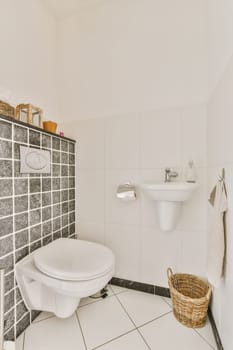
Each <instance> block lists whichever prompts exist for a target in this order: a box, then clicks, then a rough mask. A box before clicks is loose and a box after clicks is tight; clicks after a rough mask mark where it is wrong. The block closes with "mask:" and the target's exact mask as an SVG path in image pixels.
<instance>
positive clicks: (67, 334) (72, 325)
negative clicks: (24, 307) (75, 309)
mask: <svg viewBox="0 0 233 350" xmlns="http://www.w3.org/2000/svg"><path fill="white" fill-rule="evenodd" d="M64 349H69V350H77V349H78V350H85V346H84V343H83V339H82V334H81V331H80V328H79V324H78V320H77V317H76V315H73V316H71V317H70V318H67V319H59V318H56V317H53V318H49V319H47V320H44V321H43V322H37V323H33V324H31V325H30V327H29V328H28V329H27V330H26V333H25V344H24V350H64Z"/></svg>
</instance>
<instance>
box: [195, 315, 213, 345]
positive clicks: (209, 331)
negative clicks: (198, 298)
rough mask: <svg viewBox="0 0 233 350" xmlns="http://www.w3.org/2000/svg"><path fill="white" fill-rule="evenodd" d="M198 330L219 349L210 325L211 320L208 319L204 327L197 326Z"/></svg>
mask: <svg viewBox="0 0 233 350" xmlns="http://www.w3.org/2000/svg"><path fill="white" fill-rule="evenodd" d="M196 331H197V332H198V333H199V334H200V335H201V336H202V337H203V338H205V339H206V341H207V342H208V343H209V344H210V345H212V347H213V348H214V349H217V345H216V342H215V338H214V334H213V331H212V328H211V325H210V322H209V320H207V322H206V325H205V327H203V328H197V329H196Z"/></svg>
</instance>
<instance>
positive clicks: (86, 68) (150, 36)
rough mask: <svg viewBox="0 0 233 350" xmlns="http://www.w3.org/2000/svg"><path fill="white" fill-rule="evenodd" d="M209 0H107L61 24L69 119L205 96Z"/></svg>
mask: <svg viewBox="0 0 233 350" xmlns="http://www.w3.org/2000/svg"><path fill="white" fill-rule="evenodd" d="M205 30H206V29H205V1H204V2H203V0H189V1H186V0H176V1H169V0H157V1H154V0H144V1H141V0H117V1H115V0H108V1H102V2H100V3H94V4H93V6H92V7H90V8H89V9H87V10H85V11H82V13H80V14H79V15H74V16H73V17H71V18H68V19H66V20H64V21H62V22H61V24H60V38H61V43H60V44H61V45H60V54H61V75H62V78H61V86H62V90H61V98H60V100H61V101H62V109H61V110H62V114H63V116H64V119H65V120H77V119H90V118H98V117H99V118H102V117H106V116H111V115H122V114H126V113H138V112H145V111H146V112H148V111H151V110H152V111H153V110H155V109H162V108H173V107H174V106H184V105H189V104H192V105H193V104H196V103H201V102H203V101H205V100H206V96H207V66H206V63H207V62H206V57H207V55H206V36H205Z"/></svg>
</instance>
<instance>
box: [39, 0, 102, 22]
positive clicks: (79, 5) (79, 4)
mask: <svg viewBox="0 0 233 350" xmlns="http://www.w3.org/2000/svg"><path fill="white" fill-rule="evenodd" d="M41 1H42V2H43V3H44V4H45V6H46V7H47V8H48V9H49V11H50V12H51V13H52V15H53V16H54V17H55V18H57V19H64V18H66V17H68V16H70V15H72V14H74V13H77V12H79V11H80V10H82V9H83V8H85V7H87V6H90V5H91V4H94V3H96V2H97V1H100V0H41Z"/></svg>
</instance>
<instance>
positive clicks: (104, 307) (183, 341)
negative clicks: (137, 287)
mask: <svg viewBox="0 0 233 350" xmlns="http://www.w3.org/2000/svg"><path fill="white" fill-rule="evenodd" d="M64 349H68V350H93V349H98V350H148V349H151V350H170V349H177V350H178V349H179V350H197V349H198V350H211V349H212V350H213V349H215V350H216V349H217V348H216V344H215V341H214V337H213V334H212V331H211V327H210V324H209V323H207V325H206V327H205V328H202V329H199V330H193V329H189V328H186V327H184V326H182V325H180V324H179V323H178V322H177V321H176V320H175V318H174V316H173V314H172V311H171V306H170V300H169V299H166V298H161V297H159V296H154V295H151V294H146V293H142V292H136V291H132V290H129V289H125V288H121V287H116V286H111V287H109V297H108V298H106V299H97V300H96V299H90V298H86V299H83V300H82V301H81V303H80V305H79V308H78V310H77V312H76V314H75V315H73V316H72V317H70V318H68V319H58V318H56V317H54V316H53V315H51V314H49V313H41V314H40V315H39V317H38V318H37V319H36V320H35V321H34V322H33V324H31V326H30V327H29V328H28V329H27V330H26V331H25V333H24V334H22V335H21V336H20V337H19V339H18V340H17V350H64Z"/></svg>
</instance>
